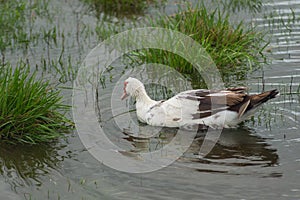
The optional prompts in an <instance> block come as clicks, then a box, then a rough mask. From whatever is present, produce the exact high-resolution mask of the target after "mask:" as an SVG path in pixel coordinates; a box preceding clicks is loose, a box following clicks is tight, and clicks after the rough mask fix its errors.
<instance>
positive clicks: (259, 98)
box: [250, 89, 279, 107]
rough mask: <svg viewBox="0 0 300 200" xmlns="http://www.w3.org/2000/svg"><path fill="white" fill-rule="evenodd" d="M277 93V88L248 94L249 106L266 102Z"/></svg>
mask: <svg viewBox="0 0 300 200" xmlns="http://www.w3.org/2000/svg"><path fill="white" fill-rule="evenodd" d="M278 94H279V92H278V90H277V89H274V90H270V91H267V92H263V93H261V94H255V95H251V96H250V106H251V107H257V106H260V105H261V104H263V103H265V102H267V101H268V100H270V99H273V98H275V97H276V96H277V95H278Z"/></svg>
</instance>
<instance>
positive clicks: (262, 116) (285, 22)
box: [0, 0, 300, 200]
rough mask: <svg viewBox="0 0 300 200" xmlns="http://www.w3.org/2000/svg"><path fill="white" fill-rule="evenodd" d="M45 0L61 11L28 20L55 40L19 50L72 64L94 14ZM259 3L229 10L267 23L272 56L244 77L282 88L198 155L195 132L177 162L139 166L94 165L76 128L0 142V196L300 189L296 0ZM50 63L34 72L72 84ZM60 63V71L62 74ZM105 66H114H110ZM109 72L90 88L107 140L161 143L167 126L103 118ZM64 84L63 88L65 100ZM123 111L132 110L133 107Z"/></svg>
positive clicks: (297, 192)
mask: <svg viewBox="0 0 300 200" xmlns="http://www.w3.org/2000/svg"><path fill="white" fill-rule="evenodd" d="M48 6H49V8H51V9H52V10H51V9H50V11H49V13H50V14H51V13H52V14H53V13H60V15H53V16H55V17H54V18H53V19H51V20H43V19H39V20H40V21H38V22H37V23H38V24H39V26H40V27H47V28H48V29H52V30H54V29H55V30H56V33H57V35H58V39H57V41H56V42H57V43H58V45H54V43H53V44H51V45H47V42H46V39H45V41H44V40H43V41H40V43H39V45H38V46H34V45H32V46H31V47H30V49H31V50H30V53H28V54H27V57H28V59H29V60H31V62H32V63H34V62H36V63H43V62H44V60H45V62H47V59H48V58H49V57H51V58H55V59H56V58H59V57H60V55H62V57H63V59H65V60H68V59H69V57H71V58H70V59H72V61H71V62H72V63H77V64H79V63H80V62H81V61H82V60H83V58H84V57H85V56H86V55H87V53H88V52H89V50H91V49H92V48H93V47H94V46H95V45H96V44H97V41H98V40H97V35H96V34H95V35H92V36H90V35H89V34H90V33H92V32H93V31H91V29H92V28H91V27H95V26H97V25H96V24H97V20H96V18H94V17H93V16H91V15H88V14H86V13H85V14H82V13H81V10H83V9H86V8H85V7H84V6H83V4H82V2H77V1H51V4H49V5H48ZM153 9H154V8H153ZM174 9H176V5H175V3H174V2H172V1H171V2H168V4H167V6H166V7H165V8H164V9H162V10H164V12H167V13H171V12H173V11H174ZM262 11H263V12H262V13H257V14H254V15H253V16H252V15H251V17H249V15H248V14H244V13H243V12H242V13H238V16H241V17H243V18H245V19H246V20H248V21H249V22H251V23H252V24H254V25H257V26H258V29H260V30H262V31H266V30H267V32H268V35H267V36H268V37H270V38H271V42H270V44H269V45H268V47H267V55H268V58H269V59H271V64H270V65H266V66H264V68H263V70H259V71H256V72H254V73H252V74H251V75H249V77H248V78H247V80H246V81H243V84H244V85H247V86H248V87H249V89H250V92H251V93H258V92H261V91H262V90H265V91H266V90H269V89H272V88H277V89H279V90H280V93H281V95H280V96H279V97H278V98H276V99H274V100H272V101H270V102H268V103H267V104H266V105H265V106H264V107H263V108H262V109H261V110H260V111H259V112H258V113H256V115H255V117H254V118H253V120H250V121H248V122H246V123H245V124H244V125H243V126H242V127H240V128H238V129H234V130H224V131H223V132H222V135H221V137H220V139H219V141H218V143H217V144H216V146H215V147H214V148H213V149H212V151H211V152H210V153H209V154H208V155H207V156H206V157H204V158H199V156H198V154H199V149H200V147H201V145H202V143H203V139H204V136H203V134H201V133H200V134H197V137H196V138H195V140H194V141H193V143H192V145H191V146H190V148H189V149H188V151H187V152H186V153H185V154H184V155H183V156H181V157H180V158H179V159H178V160H177V161H176V162H174V163H172V164H171V165H169V166H167V167H165V168H162V169H160V170H158V171H154V172H150V173H141V174H131V173H124V172H120V171H117V170H114V169H111V168H109V167H107V166H105V165H103V164H102V163H100V162H99V161H97V160H96V159H95V158H94V157H93V156H92V155H91V154H90V153H89V152H88V151H87V150H86V148H85V147H84V146H83V145H82V143H81V141H80V138H79V136H78V134H77V132H76V131H74V133H73V134H70V135H69V136H68V137H67V139H66V140H59V141H57V142H55V143H52V144H47V145H36V146H27V145H18V146H11V145H5V144H1V146H0V167H1V168H0V199H14V200H16V199H300V181H299V180H300V155H299V151H300V134H299V129H300V121H299V118H300V96H299V86H300V65H299V64H300V2H299V1H292V0H274V1H266V3H265V4H263V7H262ZM62 13H63V14H62ZM150 13H151V12H150ZM50 14H49V15H50ZM233 18H235V17H233ZM233 20H235V19H233ZM112 22H113V23H118V20H117V19H113V20H112ZM88 25H90V26H88ZM41 30H43V29H42V28H41ZM88 35H89V36H88ZM62 38H63V39H62ZM48 39H49V38H48ZM62 46H63V48H62ZM20 54H21V53H20ZM43 55H47V56H49V57H47V56H44V57H43ZM16 58H17V56H16V54H14V53H10V54H8V55H7V56H6V59H7V60H14V59H16ZM43 59H44V60H43ZM67 63H68V62H67ZM56 67H57V69H56V70H53V69H50V68H47V67H45V69H42V67H41V69H40V72H41V73H43V74H46V76H48V77H51V80H53V82H59V81H61V82H63V84H62V86H64V87H66V86H71V85H72V81H71V80H72V73H71V72H70V71H68V70H63V66H59V65H56ZM68 69H69V68H68ZM64 73H65V74H67V76H64V78H61V74H64ZM111 73H120V72H118V68H117V67H116V68H115V69H113V70H112V72H111ZM47 74H50V75H47ZM121 75H122V74H120V76H121ZM118 79H119V77H118V76H115V77H113V78H112V79H111V80H112V81H106V82H105V88H102V87H100V89H99V94H101V95H100V96H99V105H100V107H101V108H105V109H101V110H100V111H99V114H100V115H99V118H100V120H101V121H102V124H101V125H102V126H103V128H104V129H105V130H106V132H109V133H110V134H111V135H109V137H110V139H111V140H112V141H114V142H116V143H117V144H118V145H120V146H123V147H125V148H128V151H130V152H149V151H150V150H153V149H155V148H159V147H161V146H162V145H163V144H164V142H166V141H168V140H169V139H170V138H171V137H173V136H174V131H173V130H171V129H165V130H164V132H165V135H164V137H155V138H153V139H152V140H149V139H139V138H136V137H133V136H131V135H128V134H125V133H123V131H121V130H120V129H119V128H118V127H117V126H116V125H115V124H114V122H113V120H111V117H112V114H111V112H110V111H109V110H110V106H111V105H110V102H111V100H110V98H111V96H110V94H111V92H112V90H113V89H114V87H115V83H116V81H117V80H118ZM161 89H162V88H160V90H159V91H161ZM71 93H72V92H71V91H70V90H68V89H64V90H63V94H64V95H65V99H66V101H67V102H69V103H70V102H71ZM154 93H155V92H154ZM70 104H71V103H70ZM131 116H132V117H133V118H135V114H134V113H132V115H131ZM121 164H122V163H120V165H121Z"/></svg>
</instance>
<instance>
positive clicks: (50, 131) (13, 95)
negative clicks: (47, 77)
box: [0, 64, 72, 144]
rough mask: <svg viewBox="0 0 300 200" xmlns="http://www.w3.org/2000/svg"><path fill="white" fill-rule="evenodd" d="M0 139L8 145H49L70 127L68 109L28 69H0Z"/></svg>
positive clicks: (7, 66)
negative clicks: (42, 143) (41, 143)
mask: <svg viewBox="0 0 300 200" xmlns="http://www.w3.org/2000/svg"><path fill="white" fill-rule="evenodd" d="M0 94H1V95H0V139H1V140H2V141H5V142H9V143H31V144H34V143H40V142H49V141H51V140H53V139H56V138H58V137H60V136H63V135H64V133H66V132H68V130H69V129H70V128H71V127H72V122H71V121H70V120H69V119H68V118H67V117H66V116H65V114H66V112H67V111H68V110H69V106H67V105H64V104H63V103H62V97H61V96H60V92H59V91H58V90H56V89H55V88H54V87H52V86H51V84H50V83H49V82H48V81H42V80H36V75H35V73H33V74H31V73H30V70H29V66H27V65H25V64H19V66H17V67H16V69H14V70H13V69H12V66H11V65H9V64H6V65H5V66H3V67H2V68H0Z"/></svg>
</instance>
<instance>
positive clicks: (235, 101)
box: [121, 77, 278, 128]
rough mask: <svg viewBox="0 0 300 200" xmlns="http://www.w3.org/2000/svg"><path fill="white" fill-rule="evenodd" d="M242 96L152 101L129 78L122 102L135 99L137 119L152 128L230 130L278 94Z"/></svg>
mask: <svg viewBox="0 0 300 200" xmlns="http://www.w3.org/2000/svg"><path fill="white" fill-rule="evenodd" d="M244 92H245V88H243V87H240V88H230V89H227V90H219V91H211V90H207V89H197V90H188V91H185V92H181V93H179V94H177V95H176V96H174V97H172V98H170V99H168V100H166V101H155V100H152V99H151V98H150V97H149V96H148V95H147V93H146V90H145V87H144V85H143V83H142V82H140V81H139V80H138V79H136V78H131V77H129V78H128V79H126V80H125V82H124V94H123V96H122V97H121V99H122V100H123V99H125V98H126V97H128V96H131V97H134V98H135V99H136V112H137V117H138V119H139V120H140V121H141V122H144V123H147V124H149V125H152V126H164V127H185V128H191V127H193V128H195V126H197V127H199V128H200V127H201V128H204V127H205V128H207V127H211V128H230V127H235V126H236V125H238V124H239V123H241V122H242V121H244V120H246V119H247V118H249V117H250V116H251V115H253V113H254V112H255V111H256V109H257V107H259V106H260V105H261V104H262V103H264V102H266V101H268V100H269V99H272V98H274V97H276V95H277V94H278V91H277V90H276V89H275V90H271V91H268V92H264V93H261V94H256V95H247V94H245V93H244ZM212 102H214V105H212ZM212 109H213V110H212Z"/></svg>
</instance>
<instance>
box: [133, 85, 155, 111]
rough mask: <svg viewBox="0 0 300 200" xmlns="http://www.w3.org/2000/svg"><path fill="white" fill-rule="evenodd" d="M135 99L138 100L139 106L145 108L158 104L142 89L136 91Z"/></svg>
mask: <svg viewBox="0 0 300 200" xmlns="http://www.w3.org/2000/svg"><path fill="white" fill-rule="evenodd" d="M135 98H136V103H137V105H138V104H139V105H141V104H143V106H145V107H147V106H152V105H153V104H155V103H156V101H154V100H152V99H151V98H150V97H149V96H148V94H147V92H146V90H145V89H144V88H140V89H139V90H136V94H135Z"/></svg>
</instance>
